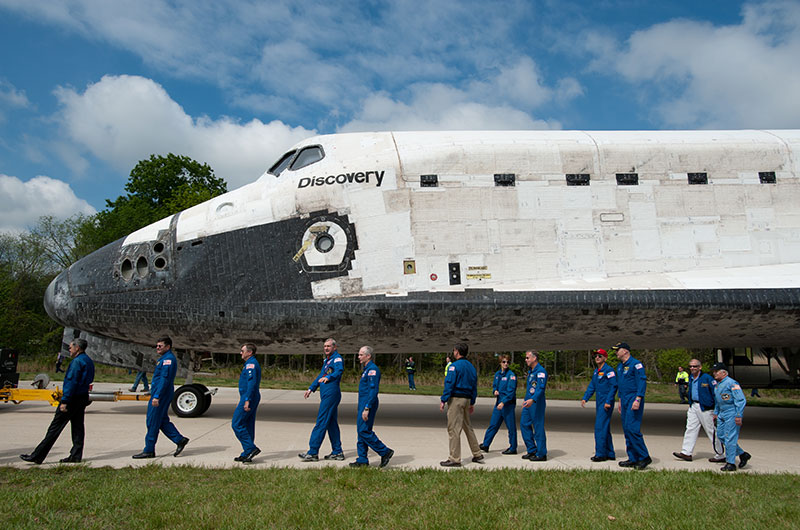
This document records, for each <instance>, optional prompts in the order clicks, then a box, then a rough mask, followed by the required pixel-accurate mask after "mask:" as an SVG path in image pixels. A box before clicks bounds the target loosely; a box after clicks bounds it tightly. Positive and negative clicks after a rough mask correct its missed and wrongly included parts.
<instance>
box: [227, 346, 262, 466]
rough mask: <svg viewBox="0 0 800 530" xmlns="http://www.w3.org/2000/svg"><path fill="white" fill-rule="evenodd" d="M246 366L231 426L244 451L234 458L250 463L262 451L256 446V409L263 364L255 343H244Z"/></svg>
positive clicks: (242, 374) (237, 460)
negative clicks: (259, 362)
mask: <svg viewBox="0 0 800 530" xmlns="http://www.w3.org/2000/svg"><path fill="white" fill-rule="evenodd" d="M240 353H241V354H242V360H243V361H244V366H243V367H242V373H241V374H239V404H238V405H236V410H234V411H233V419H232V420H231V428H232V429H233V433H234V434H235V435H236V438H238V439H239V443H241V444H242V453H241V454H240V455H239V456H237V457H236V458H234V460H235V461H236V462H243V463H249V462H252V461H253V457H255V456H256V455H257V454H259V453H260V452H261V449H259V448H258V447H256V444H255V438H256V411H257V410H258V404H259V403H260V402H261V391H260V390H259V386H260V385H261V365H260V364H258V359H256V347H255V345H254V344H250V343H247V344H244V345H242V349H241V350H240Z"/></svg>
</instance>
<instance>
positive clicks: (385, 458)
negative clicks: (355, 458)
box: [350, 449, 394, 467]
mask: <svg viewBox="0 0 800 530" xmlns="http://www.w3.org/2000/svg"><path fill="white" fill-rule="evenodd" d="M393 456H394V450H392V449H389V450H388V451H387V452H386V454H385V455H383V456H382V457H381V465H379V466H378V467H386V464H388V463H389V460H391V459H392V457H393ZM350 465H352V464H350Z"/></svg>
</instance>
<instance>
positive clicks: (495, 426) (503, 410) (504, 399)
mask: <svg viewBox="0 0 800 530" xmlns="http://www.w3.org/2000/svg"><path fill="white" fill-rule="evenodd" d="M509 362H510V361H509V357H508V355H501V356H500V369H499V370H498V371H497V372H495V374H494V383H492V391H493V392H494V395H495V396H497V399H496V400H495V403H494V409H493V410H492V419H491V420H489V427H488V428H487V429H486V434H485V435H484V436H483V443H482V444H481V445H480V448H481V451H486V452H487V453H488V452H489V446H490V445H492V440H494V436H495V434H497V431H498V430H499V429H500V424H502V423H503V422H504V421H505V423H506V428H507V429H508V444H509V445H508V449H506V450H505V451H503V454H504V455H515V454H517V421H516V417H515V416H514V409H515V408H516V405H517V376H516V374H514V372H512V371H511V370H510V369H509V368H508V364H509Z"/></svg>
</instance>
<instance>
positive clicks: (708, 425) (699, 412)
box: [672, 359, 725, 462]
mask: <svg viewBox="0 0 800 530" xmlns="http://www.w3.org/2000/svg"><path fill="white" fill-rule="evenodd" d="M702 367H703V365H702V363H700V361H699V360H697V359H692V360H691V361H689V371H691V372H692V375H691V378H690V380H689V391H688V397H689V410H687V411H686V431H685V432H684V434H683V447H682V448H681V452H680V453H678V452H674V453H672V454H673V455H674V456H675V458H679V459H681V460H686V461H687V462H691V461H692V454H693V453H694V446H695V444H697V435H698V434H700V427H703V430H704V431H705V433H706V436H708V439H709V441H710V442H711V447H712V448H713V449H714V453H715V454H714V457H713V458H709V461H710V462H724V461H725V449H724V448H723V447H717V446H721V445H722V444H721V443H720V441H719V440H717V439H716V436H714V432H715V427H714V407H715V399H714V390H715V388H716V386H717V382H716V381H715V380H714V378H713V377H711V376H710V375H708V374H704V373H703V371H702ZM715 442H716V444H715Z"/></svg>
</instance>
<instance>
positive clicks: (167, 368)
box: [143, 349, 183, 453]
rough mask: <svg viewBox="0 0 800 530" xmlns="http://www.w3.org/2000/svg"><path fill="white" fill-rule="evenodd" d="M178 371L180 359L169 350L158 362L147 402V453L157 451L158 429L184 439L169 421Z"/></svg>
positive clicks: (176, 438)
mask: <svg viewBox="0 0 800 530" xmlns="http://www.w3.org/2000/svg"><path fill="white" fill-rule="evenodd" d="M177 373H178V360H177V359H176V358H175V354H174V353H172V350H171V349H170V350H167V351H166V352H165V353H164V355H162V356H161V357H160V358H159V359H158V362H157V363H156V369H155V370H153V378H152V379H151V380H150V401H149V402H148V403H147V418H146V420H145V423H146V425H147V434H146V435H145V437H144V451H143V452H145V453H155V452H156V440H158V431H159V430H160V431H161V432H163V433H164V435H165V436H166V437H167V438H169V439H170V440H172V441H173V442H175V443H176V444H177V443H179V442H180V441H182V440H183V435H182V434H181V433H179V432H178V429H176V428H175V425H173V424H172V422H171V421H169V407H170V405H171V404H172V396H173V395H174V394H175V374H177ZM154 399H158V406H157V407H154V406H153V400H154Z"/></svg>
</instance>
